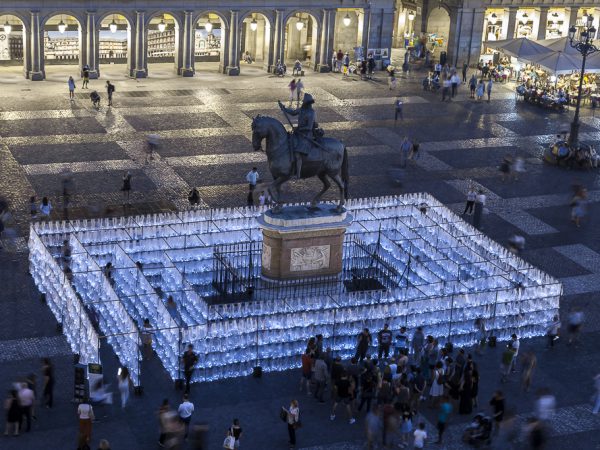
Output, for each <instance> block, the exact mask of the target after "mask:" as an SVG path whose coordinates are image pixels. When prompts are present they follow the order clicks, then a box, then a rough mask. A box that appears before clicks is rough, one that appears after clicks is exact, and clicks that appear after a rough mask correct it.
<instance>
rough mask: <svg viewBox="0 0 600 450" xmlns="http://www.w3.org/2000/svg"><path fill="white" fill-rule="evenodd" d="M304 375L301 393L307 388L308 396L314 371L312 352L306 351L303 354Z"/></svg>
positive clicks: (302, 376) (301, 380)
mask: <svg viewBox="0 0 600 450" xmlns="http://www.w3.org/2000/svg"><path fill="white" fill-rule="evenodd" d="M301 359H302V375H301V376H300V392H302V390H303V389H304V386H306V394H307V395H310V380H311V378H312V370H313V359H312V357H311V350H310V349H308V348H307V349H306V351H305V352H304V353H303V354H302V358H301Z"/></svg>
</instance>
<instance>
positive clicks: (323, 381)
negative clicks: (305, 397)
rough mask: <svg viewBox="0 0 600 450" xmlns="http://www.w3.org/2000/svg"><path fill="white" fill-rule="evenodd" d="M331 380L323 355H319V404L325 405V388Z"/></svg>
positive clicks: (316, 396)
mask: <svg viewBox="0 0 600 450" xmlns="http://www.w3.org/2000/svg"><path fill="white" fill-rule="evenodd" d="M328 379H329V372H328V370H327V364H326V363H325V360H324V359H323V355H319V356H318V357H317V359H316V361H315V373H314V380H315V385H316V386H315V398H316V399H317V400H319V403H325V400H323V394H324V393H325V386H326V385H327V380H328Z"/></svg>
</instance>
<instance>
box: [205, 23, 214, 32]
mask: <svg viewBox="0 0 600 450" xmlns="http://www.w3.org/2000/svg"><path fill="white" fill-rule="evenodd" d="M204 29H205V30H206V32H207V33H210V32H211V31H212V29H213V25H212V23H210V22H206V23H205V24H204Z"/></svg>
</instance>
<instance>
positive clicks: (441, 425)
mask: <svg viewBox="0 0 600 450" xmlns="http://www.w3.org/2000/svg"><path fill="white" fill-rule="evenodd" d="M451 412H452V405H451V404H450V400H449V399H448V397H447V396H443V397H442V404H441V405H440V411H439V413H438V420H437V430H438V440H437V444H441V443H442V437H443V436H444V431H446V426H447V424H448V418H449V416H450V413H451Z"/></svg>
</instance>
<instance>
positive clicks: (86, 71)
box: [81, 66, 90, 89]
mask: <svg viewBox="0 0 600 450" xmlns="http://www.w3.org/2000/svg"><path fill="white" fill-rule="evenodd" d="M89 82H90V69H89V67H88V66H84V68H83V84H82V85H81V89H87V87H88V84H89Z"/></svg>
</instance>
